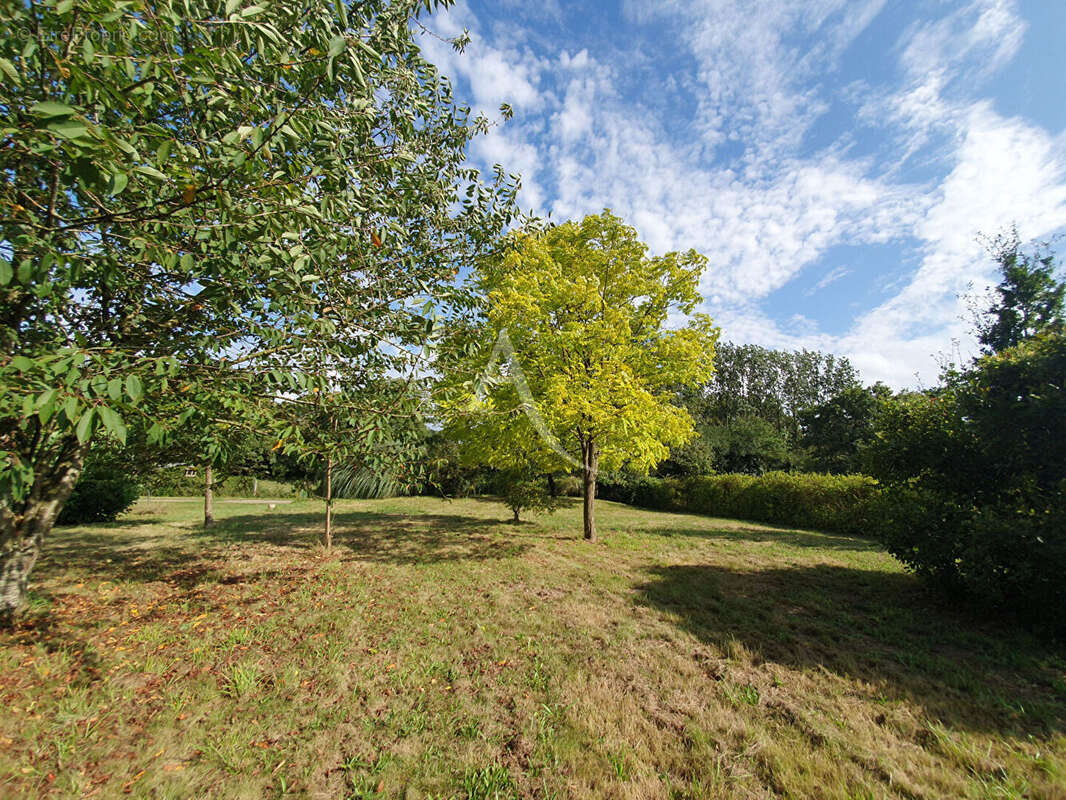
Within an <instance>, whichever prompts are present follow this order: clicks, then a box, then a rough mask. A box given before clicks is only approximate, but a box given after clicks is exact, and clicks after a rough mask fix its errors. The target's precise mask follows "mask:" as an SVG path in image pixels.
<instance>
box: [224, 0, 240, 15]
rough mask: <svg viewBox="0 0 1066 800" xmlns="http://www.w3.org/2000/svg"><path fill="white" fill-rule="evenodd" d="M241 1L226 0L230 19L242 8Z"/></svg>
mask: <svg viewBox="0 0 1066 800" xmlns="http://www.w3.org/2000/svg"><path fill="white" fill-rule="evenodd" d="M240 4H241V0H226V16H227V17H228V16H229V15H230V14H232V13H233V12H234V11H236V10H237V8H238V6H240Z"/></svg>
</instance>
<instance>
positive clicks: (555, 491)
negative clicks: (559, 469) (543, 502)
mask: <svg viewBox="0 0 1066 800" xmlns="http://www.w3.org/2000/svg"><path fill="white" fill-rule="evenodd" d="M548 494H549V495H551V496H552V497H558V496H559V488H558V487H557V486H556V485H555V474H554V473H552V472H549V473H548Z"/></svg>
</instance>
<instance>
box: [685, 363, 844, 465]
mask: <svg viewBox="0 0 1066 800" xmlns="http://www.w3.org/2000/svg"><path fill="white" fill-rule="evenodd" d="M858 386H859V381H858V377H857V375H856V372H855V369H854V367H852V365H851V363H850V362H849V361H848V359H846V358H840V357H837V356H834V355H833V354H831V353H821V352H818V351H813V350H796V351H789V350H771V349H769V348H766V347H760V346H759V345H754V344H743V345H737V344H731V343H728V342H724V343H721V344H719V345H718V349H717V352H716V355H715V371H714V374H713V375H712V376H711V379H710V380H709V381H707V382H705V383H703V384H700V385H698V386H691V387H687V388H681V389H680V390H679V391H678V393H677V400H676V402H677V403H678V404H679V405H681V406H682V407H684V408H685V409H687V410H688V412H689V413H690V414H691V415H692V418H693V419H694V420H695V421H696V429H697V431H699V433H700V437H701V438H704V437H708V436H709V437H711V438H712V439H713V440H714V441H713V443H712V442H711V441H710V440H708V441H707V442H705V443H704V448H703V449H713V450H715V451H716V452H717V454H718V455H717V456H716V459H715V463H714V468H715V469H717V470H719V471H730V470H731V469H733V468H735V462H736V461H737V459H733V458H731V457H730V456H729V455H728V453H729V452H730V451H732V452H734V453H737V454H739V453H740V452H741V451H744V452H746V453H747V457H746V458H744V459H741V461H746V462H747V463H750V464H752V465H753V466H752V469H754V470H755V471H756V472H759V471H765V470H766V469H772V468H774V467H775V466H776V467H779V466H784V465H787V464H788V463H790V462H792V461H793V460H794V459H795V458H796V456H797V454H796V453H795V451H796V449H797V445H798V440H799V436H800V432H801V420H800V415H801V413H802V412H803V410H804V409H807V408H810V407H812V406H817V405H819V404H822V403H826V402H828V401H829V400H830V399H831V398H833V397H836V396H838V395H840V394H841V393H842V392H845V391H847V390H848V389H850V388H853V387H858ZM753 420H761V421H762V422H764V423H766V424H765V425H762V424H759V423H758V422H753ZM767 426H770V427H772V428H773V432H774V434H776V435H770V432H769V431H768V430H767ZM731 440H732V441H733V442H735V444H736V447H732V446H730V445H729V444H728V442H729V441H731ZM760 443H761V445H763V446H765V451H764V452H761V453H760V452H758V450H757V449H754V448H756V447H757V446H759V445H760ZM745 471H747V469H745Z"/></svg>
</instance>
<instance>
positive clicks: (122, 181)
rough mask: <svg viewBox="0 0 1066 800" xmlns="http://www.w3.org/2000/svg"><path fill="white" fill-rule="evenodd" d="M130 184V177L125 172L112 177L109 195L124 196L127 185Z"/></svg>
mask: <svg viewBox="0 0 1066 800" xmlns="http://www.w3.org/2000/svg"><path fill="white" fill-rule="evenodd" d="M129 182H130V177H129V175H127V174H126V173H124V172H116V173H115V174H114V175H112V176H111V183H110V185H109V186H108V190H107V191H108V194H110V195H111V196H112V197H116V196H117V195H120V194H122V192H123V190H125V188H126V185H127V184H128V183H129Z"/></svg>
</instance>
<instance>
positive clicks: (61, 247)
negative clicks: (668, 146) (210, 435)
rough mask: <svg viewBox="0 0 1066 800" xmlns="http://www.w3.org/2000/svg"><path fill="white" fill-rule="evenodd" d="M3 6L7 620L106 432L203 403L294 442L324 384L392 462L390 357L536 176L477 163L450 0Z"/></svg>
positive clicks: (3, 575)
mask: <svg viewBox="0 0 1066 800" xmlns="http://www.w3.org/2000/svg"><path fill="white" fill-rule="evenodd" d="M2 3H3V5H2V11H0V17H2V18H3V20H4V36H3V37H2V38H0V72H2V73H3V80H0V110H2V120H3V121H2V123H0V174H2V175H3V176H4V179H3V181H0V353H2V355H0V498H2V499H0V614H3V615H8V614H10V613H12V612H13V610H14V609H16V608H17V607H18V605H19V604H20V602H21V600H22V598H23V596H24V592H25V588H26V581H27V578H28V575H29V573H30V570H31V569H32V567H33V564H34V562H35V561H36V558H37V554H38V553H39V551H40V547H41V542H42V541H43V538H44V537H45V536H46V535H47V533H48V531H49V530H50V528H51V526H52V524H53V522H54V520H55V518H56V515H57V514H58V513H59V511H60V509H61V508H62V506H63V504H64V502H65V501H66V499H67V497H68V496H69V494H70V492H71V490H72V489H73V487H74V484H75V482H76V480H77V477H78V474H79V472H80V471H81V469H82V464H83V461H84V458H85V454H86V452H87V448H88V447H89V446H90V443H91V441H92V440H93V438H94V437H95V436H96V435H98V434H99V432H100V431H106V432H107V433H108V434H110V435H111V436H113V437H115V438H116V439H119V440H121V439H122V438H123V437H124V435H125V433H126V430H127V427H128V425H129V423H130V421H131V419H133V418H135V417H140V418H141V420H142V421H143V424H144V426H145V428H146V430H147V432H148V435H149V437H150V438H151V440H152V441H153V442H155V443H158V442H161V441H164V440H165V439H166V438H167V437H168V436H169V435H171V434H172V433H173V432H174V431H176V430H179V429H180V428H181V427H182V426H183V425H185V424H187V423H188V422H189V420H190V419H192V418H193V417H194V416H195V415H197V414H200V415H201V416H203V417H206V418H208V419H210V420H211V421H212V424H218V425H228V426H230V427H232V428H244V429H246V430H253V431H258V432H262V433H264V434H266V435H269V436H270V438H271V439H273V440H276V441H277V442H280V443H281V445H280V446H281V448H282V449H283V450H287V451H292V452H296V451H300V450H301V449H302V446H303V440H304V433H305V429H304V428H303V427H302V426H301V419H302V417H303V416H304V413H303V412H304V411H310V410H315V409H319V408H320V406H321V402H320V401H318V400H317V399H316V398H315V397H313V396H312V395H314V394H315V393H316V392H319V393H326V392H328V393H329V397H330V400H329V402H330V403H331V404H333V405H334V406H336V413H337V415H338V418H339V419H340V422H341V425H340V426H339V427H340V429H341V430H343V431H344V437H343V439H341V438H340V437H338V440H337V441H336V442H334V450H335V451H336V452H335V454H336V455H337V456H338V457H340V456H342V455H344V453H345V452H346V451H351V452H353V453H359V454H360V458H361V460H362V462H363V463H366V464H371V465H373V464H374V463H376V462H378V461H381V460H382V459H383V458H385V455H384V454H383V450H382V448H380V446H379V443H380V440H379V439H378V437H379V436H380V435H381V432H382V426H381V420H382V419H383V418H387V417H389V416H390V415H402V414H408V413H410V408H409V407H408V406H406V405H405V404H404V402H402V399H403V397H404V396H405V393H406V389H404V388H402V387H399V388H397V387H393V386H392V385H391V384H388V383H382V382H381V381H379V380H378V378H379V377H380V376H382V375H388V374H397V373H399V374H407V373H409V372H410V370H411V368H412V360H413V359H415V358H417V356H418V352H419V351H418V347H419V346H420V345H421V343H422V342H423V341H424V340H425V338H426V336H427V334H428V332H429V323H428V321H427V316H426V309H424V301H425V300H426V298H432V297H434V296H436V297H438V298H439V299H447V298H448V297H449V293H450V292H451V289H450V288H449V287H450V286H451V284H452V281H453V276H454V274H455V272H456V271H457V269H458V267H459V266H460V265H463V264H468V263H470V262H471V261H472V260H475V259H476V258H478V257H479V256H480V255H481V254H483V253H485V252H486V251H488V250H489V249H491V248H492V247H493V246H494V243H495V242H497V241H498V238H499V234H500V231H501V230H502V229H503V228H504V227H505V226H506V225H507V224H509V222H510V221H511V220H512V218H513V214H514V211H513V199H514V192H515V191H516V181H515V180H512V179H511V178H509V177H507V176H506V175H504V174H503V172H502V170H497V173H496V175H495V176H494V177H493V178H492V179H491V180H489V181H488V182H487V183H486V182H484V181H483V180H482V179H481V177H480V176H479V175H478V174H477V172H476V171H474V170H472V169H470V167H469V166H468V165H467V164H466V163H465V156H464V153H465V147H466V145H467V144H468V142H469V141H470V139H471V138H472V137H473V136H475V135H477V134H478V133H479V132H482V131H484V130H485V129H486V128H487V126H488V124H489V123H488V122H487V120H485V119H483V118H480V117H479V118H477V119H471V118H470V114H469V111H468V109H466V108H463V107H460V106H457V104H456V103H455V102H454V100H453V98H452V94H451V90H450V87H449V84H448V83H447V81H446V80H445V79H443V78H442V77H441V76H440V75H439V74H438V73H437V71H436V69H435V68H434V67H433V66H432V65H431V64H429V63H427V62H426V61H425V60H424V59H423V58H422V57H421V55H420V53H419V50H418V47H417V43H416V40H415V31H416V30H417V25H418V22H417V19H418V15H419V14H420V13H421V12H422V11H424V10H426V9H431V8H433V7H435V6H444V5H449V4H450V3H449V0H439V1H438V2H434V0H367V2H358V3H356V2H346V1H345V0H340V2H326V0H310V2H309V3H302V4H286V3H271V4H261V3H255V2H254V1H253V0H247V1H245V0H227V2H226V3H225V4H224V5H223V4H222V3H216V2H210V3H209V2H202V1H200V0H146V1H145V2H137V3H128V2H120V1H119V0H78V2H77V3H72V2H70V0H62V2H58V3H50V4H44V3H23V2H21V1H20V0H2ZM309 344H313V345H314V346H313V347H310V346H309ZM394 389H395V391H394ZM175 400H178V401H180V402H173V401H175Z"/></svg>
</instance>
